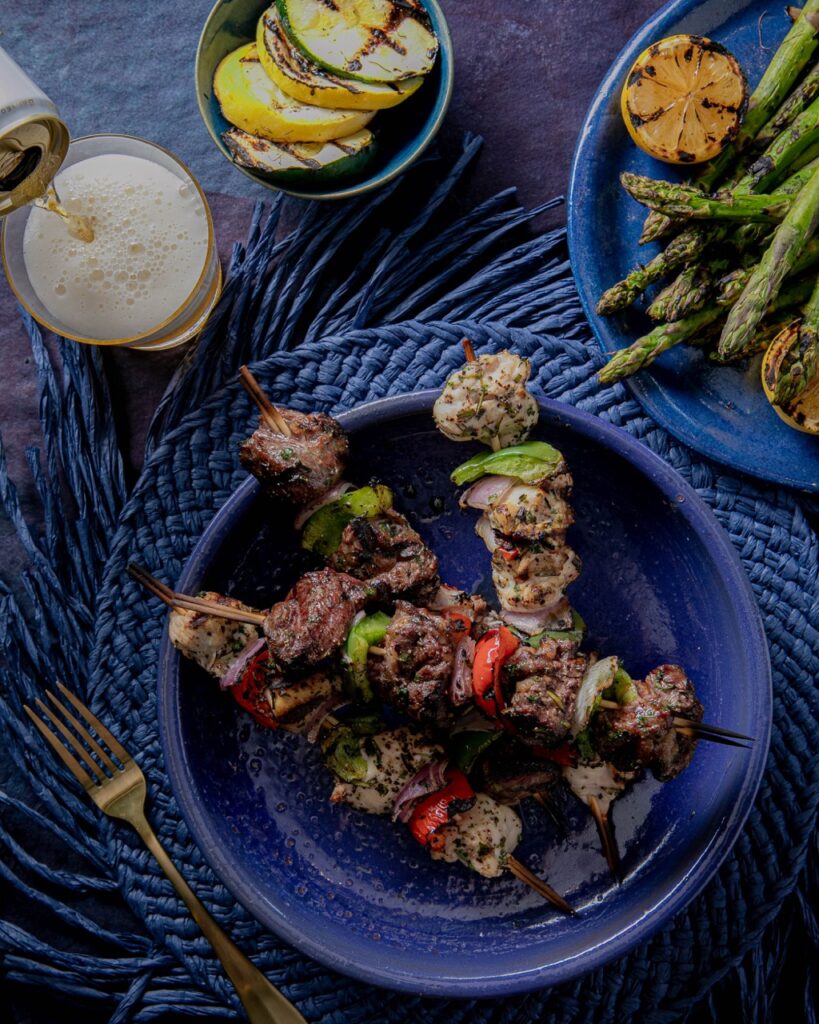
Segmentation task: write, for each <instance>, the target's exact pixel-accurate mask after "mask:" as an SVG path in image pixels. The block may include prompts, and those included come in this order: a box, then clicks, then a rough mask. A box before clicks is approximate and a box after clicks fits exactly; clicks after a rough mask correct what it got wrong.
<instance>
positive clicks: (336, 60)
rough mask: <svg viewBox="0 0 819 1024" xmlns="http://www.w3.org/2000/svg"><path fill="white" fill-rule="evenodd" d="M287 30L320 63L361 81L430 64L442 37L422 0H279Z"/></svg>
mask: <svg viewBox="0 0 819 1024" xmlns="http://www.w3.org/2000/svg"><path fill="white" fill-rule="evenodd" d="M276 6H277V8H278V10H279V14H280V15H281V18H282V25H283V27H284V30H285V32H287V35H288V36H289V37H290V39H291V40H292V41H293V43H295V45H296V46H297V47H298V48H299V49H300V50H301V51H302V53H303V54H305V55H306V56H307V57H308V58H309V59H310V60H311V61H313V62H314V63H315V64H318V65H319V67H321V68H324V69H326V70H327V71H331V72H333V73H335V74H338V75H345V76H346V77H348V78H353V79H356V80H359V81H362V82H400V81H402V80H404V79H407V78H413V77H414V76H416V75H425V74H427V73H428V72H429V71H431V70H432V66H433V64H434V63H435V58H436V56H437V54H438V40H437V38H436V37H435V33H434V32H433V31H432V27H431V25H430V22H429V16H428V15H427V12H426V10H425V9H424V7H423V5H422V4H421V3H420V2H419V0H332V2H329V3H328V2H326V0H276Z"/></svg>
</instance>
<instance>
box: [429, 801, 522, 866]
mask: <svg viewBox="0 0 819 1024" xmlns="http://www.w3.org/2000/svg"><path fill="white" fill-rule="evenodd" d="M522 835H523V824H522V822H521V820H520V818H519V817H518V815H517V814H516V813H515V811H513V810H512V808H511V807H505V806H503V804H499V803H498V802H497V801H495V800H493V799H492V797H491V796H488V795H487V794H486V793H478V794H476V796H475V803H474V804H473V805H472V807H470V808H469V810H468V811H463V812H461V813H460V814H456V815H455V818H454V820H453V821H450V822H448V823H447V824H446V825H442V826H441V828H439V829H438V831H437V832H436V837H440V838H441V839H442V840H443V842H442V844H441V845H440V846H438V845H437V844H436V846H435V847H432V846H430V848H429V851H430V854H431V855H432V859H433V860H445V861H447V862H448V863H450V864H454V863H455V861H460V862H461V863H462V864H465V865H466V866H467V867H468V868H472V870H473V871H477V872H478V874H479V875H483V876H484V878H496V877H497V876H498V875H500V874H501V873H502V872H503V869H504V868H505V867H506V864H507V862H508V860H509V857H510V855H511V854H512V852H513V851H514V849H515V847H516V846H517V845H518V843H519V842H520V840H521V836H522Z"/></svg>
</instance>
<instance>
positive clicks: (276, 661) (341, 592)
mask: <svg viewBox="0 0 819 1024" xmlns="http://www.w3.org/2000/svg"><path fill="white" fill-rule="evenodd" d="M372 597H373V592H372V588H371V587H367V586H365V585H364V584H362V583H361V582H360V581H359V580H356V579H353V577H352V576H347V575H345V574H344V573H339V572H334V571H333V570H332V569H320V570H319V571H318V572H308V573H306V574H305V575H304V576H302V578H301V579H300V580H299V581H298V583H296V585H295V586H294V587H293V589H292V590H291V591H290V593H289V594H288V595H287V597H286V598H285V599H284V600H283V601H279V602H278V604H274V605H273V607H272V608H271V609H270V611H269V612H268V613H267V618H266V619H265V621H264V624H263V626H262V629H263V631H264V635H265V637H266V638H267V646H268V649H269V651H270V660H271V662H272V665H273V668H274V669H276V670H278V671H280V672H282V673H284V672H287V671H294V670H296V671H297V670H301V669H308V668H312V667H313V666H314V665H318V664H319V663H320V662H322V661H324V660H325V658H329V657H330V656H331V655H333V654H335V653H336V651H337V650H338V649H339V648H340V647H341V645H342V644H343V643H344V640H345V639H346V637H347V633H348V631H349V629H350V625H351V623H352V621H353V619H354V618H355V616H356V614H357V612H359V611H361V609H362V608H363V607H364V606H365V605H366V604H367V602H368V601H370V600H372Z"/></svg>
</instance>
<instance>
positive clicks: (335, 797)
mask: <svg viewBox="0 0 819 1024" xmlns="http://www.w3.org/2000/svg"><path fill="white" fill-rule="evenodd" d="M359 755H360V757H362V758H363V759H364V761H365V762H366V771H365V773H364V778H363V779H361V781H360V782H344V781H342V780H339V781H337V782H336V784H335V787H334V789H333V792H332V794H331V796H330V802H331V803H334V804H338V803H343V804H349V806H350V807H355V808H356V809H357V810H360V811H367V812H368V813H369V814H391V813H392V811H393V807H394V806H395V799H396V797H397V796H398V794H399V793H400V792H401V790H402V789H403V788H404V786H406V784H407V783H408V782H409V781H410V779H411V778H412V777H413V776H414V775H416V774H417V773H418V772H419V771H420V770H421V769H422V768H423V767H424V765H425V764H428V763H429V762H430V761H436V760H439V759H440V758H442V757H443V756H444V751H443V748H442V747H440V746H438V744H437V743H433V742H432V741H431V740H429V739H427V737H426V736H424V735H423V733H420V732H419V731H418V730H417V729H415V728H414V727H413V726H409V725H404V726H401V727H400V728H398V729H390V730H389V731H386V732H379V733H376V734H375V736H362V737H361V738H360V741H359Z"/></svg>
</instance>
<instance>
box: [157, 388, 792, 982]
mask: <svg viewBox="0 0 819 1024" xmlns="http://www.w3.org/2000/svg"><path fill="white" fill-rule="evenodd" d="M439 394H440V389H428V390H424V391H419V392H414V393H410V394H401V395H393V396H389V397H386V398H381V399H376V400H374V401H372V402H367V403H364V404H362V405H360V406H356V407H355V408H353V409H350V410H346V411H344V412H341V413H339V414H337V415H336V419H338V421H339V422H340V423H341V424H342V426H343V427H344V428H345V429H346V430H348V431H350V432H354V431H355V430H357V429H361V428H363V427H365V426H367V427H371V426H372V425H373V424H375V423H378V422H379V421H381V420H383V419H385V418H396V417H399V416H410V415H414V414H418V413H420V412H424V411H431V407H432V403H433V401H434V399H435V398H436V397H437V396H438V395H439ZM539 405H540V407H541V410H542V411H543V412H545V413H546V414H547V415H548V417H549V418H550V419H551V420H552V421H554V420H557V421H558V422H560V423H562V424H563V425H564V426H568V427H569V429H571V430H577V431H579V432H580V433H581V434H582V435H584V436H585V437H587V438H589V439H590V440H592V441H593V442H595V443H598V444H601V445H602V446H603V447H605V448H607V449H609V450H611V451H613V452H615V453H616V454H617V455H619V456H621V457H622V458H624V459H625V460H626V461H628V462H629V463H630V464H631V465H632V466H633V467H634V468H636V469H637V470H638V472H640V473H641V474H642V475H643V476H645V477H646V478H647V480H648V481H649V482H650V483H651V484H653V485H654V486H655V487H657V488H658V489H659V490H660V491H661V492H662V493H663V494H665V495H666V496H667V497H669V498H670V499H673V500H675V505H676V506H677V507H678V509H679V511H680V513H681V514H682V515H683V516H684V517H685V518H686V520H687V521H688V523H689V526H690V527H691V528H692V529H693V530H694V531H695V532H696V533H697V535H698V536H699V537H700V538H701V540H702V543H703V544H704V546H705V547H706V549H707V550H708V552H709V553H710V555H711V557H712V559H713V560H714V561H715V562H716V563H717V567H718V569H719V572H720V578H721V579H722V581H723V583H724V585H725V586H726V589H727V590H728V592H729V593H730V594H731V595H732V598H733V603H734V607H735V610H736V614H737V618H738V619H739V620H740V621H741V622H744V623H745V624H746V639H747V643H748V644H749V646H750V647H751V648H752V652H753V653H752V663H753V664H755V665H757V666H758V669H757V671H758V680H757V684H758V685H759V690H758V694H759V702H760V703H759V714H758V721H757V722H755V723H754V733H755V736H756V742H755V743H754V746H753V748H752V750H751V752H750V753H749V756H748V762H747V765H746V770H745V775H744V778H743V782H742V785H741V786H740V789H739V791H738V794H737V799H736V802H735V804H734V808H733V810H732V812H731V814H730V816H729V817H728V818H727V819H726V820H725V821H724V822H723V823H722V825H721V827H720V830H719V832H718V833H716V834H715V835H714V836H713V837H712V839H711V841H710V842H709V843H707V845H706V846H705V847H704V848H703V850H702V851H701V853H700V856H699V857H698V859H697V860H696V861H695V862H694V864H693V866H692V867H691V868H690V869H689V870H688V871H687V872H686V873H685V874H684V875H683V876H682V877H681V880H680V882H679V884H678V885H677V886H676V888H674V889H672V890H671V891H670V892H665V893H663V894H662V895H661V896H660V898H658V899H656V900H655V901H654V902H653V904H652V909H651V912H649V913H647V914H643V915H642V916H641V917H640V918H639V919H638V920H636V921H634V922H632V923H630V924H628V925H626V926H625V927H624V928H623V929H622V930H621V931H619V932H617V933H615V934H614V935H612V936H609V937H608V938H607V939H605V940H604V941H603V942H598V943H597V944H596V945H593V946H591V947H590V948H588V949H586V950H584V951H583V953H582V954H575V955H573V956H571V957H566V958H563V959H560V960H557V961H554V962H550V963H547V964H542V965H541V966H539V967H537V968H532V969H528V970H524V971H520V972H507V973H502V974H496V975H487V974H486V973H483V974H482V976H481V977H480V978H474V979H467V978H461V977H454V978H453V977H447V976H445V975H441V976H438V977H429V976H427V975H422V976H418V975H414V974H412V973H411V971H397V970H392V969H382V968H379V966H378V963H377V961H376V960H375V959H374V960H373V961H372V966H371V963H370V962H363V963H362V962H361V961H359V960H357V959H354V958H350V957H349V956H346V955H345V954H344V953H343V952H340V951H337V950H334V949H330V948H328V947H326V946H324V945H322V944H321V939H320V929H317V933H318V936H319V938H318V940H317V939H316V938H314V937H312V936H307V935H305V933H304V932H303V931H302V930H298V929H297V928H296V927H295V926H292V925H290V924H289V922H288V920H287V917H286V911H285V910H283V909H282V908H281V907H277V906H276V905H274V904H273V903H271V902H270V901H269V900H268V899H267V898H266V897H265V896H263V895H261V894H260V893H259V892H258V890H256V889H255V888H254V887H253V886H252V885H251V884H249V883H248V882H247V881H246V880H245V879H243V878H242V877H241V873H240V872H237V871H236V870H235V868H234V862H233V861H232V860H231V858H229V857H225V856H224V855H223V854H222V850H221V847H220V846H219V844H218V843H215V842H212V841H209V840H210V833H209V831H208V826H207V821H206V815H205V814H204V813H203V812H202V811H201V810H200V808H199V806H198V804H197V802H196V800H194V799H193V797H192V793H191V791H190V786H189V777H190V773H189V762H188V758H187V755H186V748H185V746H184V743H183V742H182V736H181V732H180V729H179V720H178V718H177V716H176V715H175V713H174V711H175V707H174V705H175V702H176V698H177V696H178V673H174V671H173V668H174V665H175V664H178V659H179V656H178V653H177V652H176V651H175V649H174V648H173V646H172V645H171V643H170V641H169V639H168V632H167V629H165V628H164V627H163V633H162V641H161V645H160V650H159V658H158V665H157V688H158V693H157V716H158V721H159V732H160V745H161V748H162V753H163V757H164V762H165V768H166V774H167V777H168V780H169V782H170V786H171V791H172V792H173V795H174V798H175V800H176V802H177V804H178V806H179V809H180V811H181V813H182V817H183V819H184V820H185V823H186V825H187V827H188V829H189V831H190V833H191V838H192V840H193V842H195V843H196V845H197V846H198V848H199V850H200V852H201V853H202V856H203V857H204V859H205V860H206V862H207V863H208V865H209V866H210V868H211V869H212V870H213V872H214V874H215V875H216V876H217V878H218V879H219V880H220V881H221V882H222V884H224V885H225V887H226V888H227V889H228V890H229V891H230V892H231V893H232V895H233V896H234V897H235V898H236V899H237V900H238V901H239V902H240V903H241V904H242V905H243V906H244V907H245V909H246V910H247V911H248V913H249V914H250V915H251V916H252V917H254V918H255V919H256V920H257V921H258V922H259V923H260V924H261V925H263V926H264V927H266V928H268V929H269V930H270V931H271V932H272V933H274V934H275V935H277V936H278V937H279V938H280V939H282V940H284V941H285V942H287V943H288V944H289V945H291V946H292V947H294V948H295V949H297V950H299V951H300V952H301V953H303V954H304V955H306V956H309V957H311V958H312V959H314V960H316V961H317V962H318V963H321V964H323V965H324V966H326V967H329V968H331V969H333V970H337V971H339V972H341V973H342V974H345V975H348V976H351V977H353V978H356V979H358V980H360V981H363V982H367V983H370V984H374V985H378V986H381V987H385V988H390V989H393V990H397V991H403V992H408V993H412V994H414V995H422V996H445V997H454V998H484V997H491V996H510V995H514V994H520V993H524V992H529V991H532V990H535V989H539V988H543V987H547V986H550V985H554V984H559V983H563V982H567V981H569V980H572V979H574V978H577V977H579V976H580V975H583V974H586V973H587V972H588V971H591V970H594V969H596V968H598V967H601V966H602V965H603V964H605V963H608V962H609V961H611V960H613V959H616V958H617V957H618V956H622V955H623V954H625V953H626V952H628V951H629V950H631V949H632V948H634V946H636V945H637V944H638V943H639V942H640V941H643V940H646V939H648V938H649V937H650V936H651V935H653V934H654V933H655V932H656V931H657V930H658V929H659V928H660V927H662V926H663V925H664V924H666V923H667V922H668V921H669V920H670V918H671V917H673V916H674V914H676V913H679V912H680V911H681V910H682V909H683V908H684V907H685V906H687V905H688V904H689V903H690V902H691V901H692V900H693V899H695V898H696V897H697V896H698V895H699V894H700V893H701V892H702V890H703V889H704V887H705V886H706V885H707V883H708V882H709V881H710V880H711V878H712V877H713V875H714V874H715V873H716V871H717V869H718V868H719V866H720V864H721V863H722V861H723V860H724V859H725V857H726V856H727V855H728V854H729V853H730V851H731V850H732V849H733V846H734V844H735V843H736V841H737V840H738V838H739V835H740V833H741V831H742V827H743V825H744V823H745V821H746V819H747V817H748V815H749V814H750V811H751V808H752V807H753V803H754V800H755V798H756V793H757V791H758V789H759V786H760V783H761V780H762V777H763V774H764V770H765V763H766V760H767V755H768V747H769V743H770V735H771V727H772V715H773V684H772V671H771V664H770V656H769V651H768V644H767V640H766V637H765V631H764V626H763V623H762V616H761V612H760V610H759V607H758V605H757V603H756V599H755V598H754V595H753V590H752V588H751V584H750V581H749V580H748V577H747V576H746V574H745V570H744V569H743V567H742V563H741V561H740V559H739V555H738V554H737V552H736V550H735V548H734V546H733V544H732V543H731V541H730V538H729V537H728V534H727V533H726V532H725V530H723V528H722V527H721V526H720V524H719V522H718V520H717V518H716V516H715V515H714V513H713V512H712V510H711V509H710V508H709V507H708V505H707V504H706V503H705V502H704V501H703V499H702V498H700V496H699V495H698V494H697V493H696V491H695V490H694V489H693V488H692V487H691V486H690V485H689V484H688V483H687V481H685V480H684V478H683V477H682V476H681V475H680V474H679V473H678V472H677V470H675V469H674V468H673V467H672V466H670V465H669V464H668V463H666V462H665V461H664V460H663V459H662V458H660V456H658V455H656V454H655V453H654V452H653V451H651V449H650V448H648V447H647V446H645V445H644V444H643V443H642V442H641V441H639V440H638V439H637V438H634V437H632V436H631V435H630V434H629V433H627V432H626V431H625V430H623V429H622V428H620V427H617V426H615V425H613V424H610V423H608V422H607V421H606V420H603V419H600V418H599V417H596V416H593V415H592V414H590V413H587V412H584V411H583V410H581V409H577V408H575V407H574V406H570V405H566V404H565V403H562V402H556V401H554V400H551V399H546V398H543V397H539ZM259 490H260V488H259V485H258V483H257V481H256V480H255V479H254V478H253V477H248V478H247V479H246V480H244V481H243V482H242V483H241V484H240V485H239V487H238V488H237V489H236V490H235V491H234V492H233V493H232V494H231V495H230V497H229V498H228V499H227V500H226V501H225V503H224V504H223V505H222V506H221V507H220V508H219V509H218V510H217V512H216V513H215V514H214V517H213V518H212V519H211V520H210V522H209V523H208V524H207V526H206V527H205V529H204V530H203V532H202V535H201V537H200V538H199V539H198V540H197V542H196V544H195V545H194V548H193V550H192V551H191V553H190V555H189V556H188V559H187V561H186V563H185V565H184V568H183V570H182V574H181V576H180V579H179V581H178V583H177V584H176V585H177V586H178V587H179V588H180V589H182V590H183V591H184V590H185V588H186V586H188V583H189V581H191V582H193V581H195V580H196V578H197V574H199V573H201V571H202V568H203V562H204V564H205V565H206V564H208V563H207V562H205V559H206V558H208V556H209V555H210V554H211V553H212V551H213V550H215V549H218V547H219V545H220V544H221V542H222V539H223V537H224V535H225V533H226V529H225V524H224V515H223V513H224V510H225V509H227V508H228V507H230V508H231V509H232V510H234V511H235V510H236V509H237V508H242V507H243V506H244V505H246V504H248V503H250V502H252V501H253V500H255V498H256V496H257V494H258V492H259ZM680 495H681V496H682V497H683V499H684V500H683V501H679V499H678V496H680ZM757 725H758V726H759V728H757V727H756V726H757ZM578 920H580V921H582V919H578ZM442 966H443V964H442ZM486 966H487V965H486V962H485V961H483V960H482V961H481V967H482V969H485V968H486Z"/></svg>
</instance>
